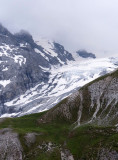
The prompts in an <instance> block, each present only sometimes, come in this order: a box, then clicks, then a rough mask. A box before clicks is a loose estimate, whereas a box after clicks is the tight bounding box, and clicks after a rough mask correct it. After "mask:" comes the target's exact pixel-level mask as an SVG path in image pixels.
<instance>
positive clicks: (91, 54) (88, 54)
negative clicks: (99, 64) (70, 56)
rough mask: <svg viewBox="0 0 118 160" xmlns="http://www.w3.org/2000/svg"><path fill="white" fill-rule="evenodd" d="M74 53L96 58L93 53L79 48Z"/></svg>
mask: <svg viewBox="0 0 118 160" xmlns="http://www.w3.org/2000/svg"><path fill="white" fill-rule="evenodd" d="M76 53H77V54H78V55H79V56H80V57H82V58H96V56H95V54H93V53H89V52H87V51H86V50H79V51H77V52H76Z"/></svg>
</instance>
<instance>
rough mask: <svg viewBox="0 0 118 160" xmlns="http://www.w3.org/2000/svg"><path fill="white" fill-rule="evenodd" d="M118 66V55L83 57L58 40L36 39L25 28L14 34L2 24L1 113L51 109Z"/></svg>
mask: <svg viewBox="0 0 118 160" xmlns="http://www.w3.org/2000/svg"><path fill="white" fill-rule="evenodd" d="M73 57H74V58H73ZM117 67H118V58H104V59H90V58H89V59H86V60H83V59H82V58H80V57H77V55H76V56H75V55H74V54H71V53H69V52H68V51H67V50H65V49H64V47H63V46H62V45H60V44H58V43H56V42H51V41H48V40H45V39H39V41H36V42H35V41H34V40H33V38H32V36H31V35H30V34H29V33H27V32H26V31H21V32H20V33H17V34H14V35H13V34H11V33H10V32H9V31H8V30H7V29H6V28H4V27H3V26H2V25H0V116H1V117H6V116H21V115H24V114H30V113H35V112H42V111H44V110H47V109H50V108H51V107H53V106H54V105H55V104H57V103H58V102H60V101H61V100H62V99H64V98H65V97H67V96H68V95H69V94H71V93H72V92H74V91H75V90H76V89H78V88H79V87H81V86H83V85H84V84H86V83H88V82H90V81H92V80H94V79H95V78H97V77H99V76H101V75H104V74H106V73H108V72H110V71H113V70H115V69H116V68H117Z"/></svg>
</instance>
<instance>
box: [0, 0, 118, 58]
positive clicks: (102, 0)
mask: <svg viewBox="0 0 118 160" xmlns="http://www.w3.org/2000/svg"><path fill="white" fill-rule="evenodd" d="M0 22H1V23H2V24H3V25H4V26H5V27H6V28H8V29H9V30H10V31H12V32H17V31H19V30H21V29H25V30H28V31H29V32H30V33H31V34H32V35H33V36H34V37H35V38H36V39H38V37H47V38H48V39H52V40H55V41H57V42H60V43H61V44H63V45H64V46H65V47H66V48H67V49H68V50H70V51H76V50H78V49H86V50H88V51H92V52H94V53H95V54H97V55H98V56H102V57H104V56H113V55H117V54H118V0H0Z"/></svg>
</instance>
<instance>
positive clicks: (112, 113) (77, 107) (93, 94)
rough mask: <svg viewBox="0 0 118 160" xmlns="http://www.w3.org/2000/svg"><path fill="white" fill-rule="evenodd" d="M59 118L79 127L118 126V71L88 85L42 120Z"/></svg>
mask: <svg viewBox="0 0 118 160" xmlns="http://www.w3.org/2000/svg"><path fill="white" fill-rule="evenodd" d="M57 118H64V119H65V120H67V121H70V122H71V123H75V122H76V124H77V125H81V124H87V123H92V124H93V123H94V124H98V125H105V126H107V125H118V70H117V71H115V72H113V73H111V74H108V75H106V76H103V77H100V78H98V79H97V80H95V81H93V82H91V83H89V84H87V85H86V86H84V87H83V88H81V89H80V90H79V91H78V92H76V93H74V94H72V95H71V96H69V97H68V98H66V99H65V100H63V101H62V102H61V103H59V104H58V105H57V106H56V107H54V108H52V109H51V110H50V111H49V112H47V113H46V115H45V116H44V117H43V119H42V120H43V121H44V122H45V121H50V120H55V119H57Z"/></svg>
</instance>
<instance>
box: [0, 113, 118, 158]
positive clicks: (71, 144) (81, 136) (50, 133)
mask: <svg viewBox="0 0 118 160" xmlns="http://www.w3.org/2000/svg"><path fill="white" fill-rule="evenodd" d="M43 114H45V113H38V114H32V115H28V116H23V117H19V118H8V119H6V120H5V121H4V122H2V123H1V124H0V128H7V127H10V128H13V130H15V131H16V132H17V133H19V138H20V141H21V144H22V146H23V150H24V155H25V158H24V159H25V160H32V159H33V160H52V159H53V160H58V159H60V146H61V148H67V149H69V150H70V152H71V153H72V154H73V155H74V158H75V159H79V158H83V159H88V157H89V158H90V157H92V158H95V157H96V156H97V153H98V151H99V149H100V147H101V148H102V147H103V148H105V147H106V148H109V146H110V147H112V149H115V150H116V151H118V133H117V132H116V131H115V129H114V127H97V126H90V125H83V126H81V127H78V128H76V129H73V128H72V126H71V125H70V124H69V123H67V122H65V121H63V123H62V121H61V122H60V121H58V122H56V123H54V122H50V123H46V124H38V119H39V118H40V117H41V116H42V115H43ZM29 132H30V133H31V132H36V133H38V134H39V136H37V139H36V142H35V144H32V145H31V146H30V147H27V145H26V143H25V138H24V136H25V134H26V133H29ZM43 142H45V143H48V142H52V143H54V144H55V145H56V146H57V147H56V148H55V149H54V150H53V151H52V152H42V151H41V150H40V149H38V148H37V146H38V145H41V144H42V143H43ZM65 142H66V145H64V144H65Z"/></svg>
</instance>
